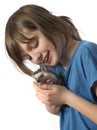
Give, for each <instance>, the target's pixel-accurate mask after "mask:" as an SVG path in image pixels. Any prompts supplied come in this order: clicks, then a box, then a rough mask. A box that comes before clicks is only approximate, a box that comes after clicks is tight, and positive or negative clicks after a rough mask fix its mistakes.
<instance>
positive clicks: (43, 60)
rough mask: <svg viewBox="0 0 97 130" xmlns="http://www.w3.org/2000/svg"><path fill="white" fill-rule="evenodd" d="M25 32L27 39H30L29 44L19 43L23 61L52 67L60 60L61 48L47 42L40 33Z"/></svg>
mask: <svg viewBox="0 0 97 130" xmlns="http://www.w3.org/2000/svg"><path fill="white" fill-rule="evenodd" d="M24 31H25V36H26V37H27V38H32V39H31V40H30V42H29V43H27V44H25V43H19V46H20V48H21V49H22V51H23V55H24V59H29V60H30V61H31V62H32V63H34V64H38V65H40V64H42V65H50V66H54V65H56V64H57V63H58V62H60V60H61V56H62V47H61V46H60V45H58V46H57V47H55V46H54V44H53V43H52V42H51V41H50V40H48V39H47V38H46V37H45V36H44V35H43V34H42V33H41V32H40V31H34V32H29V31H27V30H24Z"/></svg>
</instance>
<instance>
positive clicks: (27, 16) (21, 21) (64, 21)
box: [5, 4, 81, 76]
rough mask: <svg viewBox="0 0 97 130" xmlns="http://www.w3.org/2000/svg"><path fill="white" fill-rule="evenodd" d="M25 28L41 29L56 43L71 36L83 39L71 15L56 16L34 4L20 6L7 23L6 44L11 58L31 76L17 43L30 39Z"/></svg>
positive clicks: (31, 72)
mask: <svg viewBox="0 0 97 130" xmlns="http://www.w3.org/2000/svg"><path fill="white" fill-rule="evenodd" d="M23 29H27V30H30V31H35V30H40V31H41V32H42V33H43V34H44V35H45V36H46V37H47V38H48V39H49V40H51V41H52V42H53V43H54V44H55V45H56V43H57V42H56V41H57V39H59V40H60V41H61V43H63V44H64V42H65V43H68V38H70V37H71V38H73V39H75V40H81V37H80V35H79V33H78V30H77V29H76V27H75V25H74V24H73V23H72V21H71V19H70V18H69V17H67V16H55V15H53V14H52V13H51V12H49V11H48V10H46V9H45V8H43V7H40V6H38V5H33V4H31V5H25V6H22V7H21V8H19V9H18V10H17V11H16V12H15V13H14V14H12V16H10V18H9V19H8V22H7V24H6V29H5V45H6V49H7V52H8V55H9V56H10V58H11V59H12V60H13V61H14V62H15V63H16V64H17V66H18V67H19V68H20V69H21V70H22V71H23V72H24V73H26V74H28V75H30V76H31V75H32V74H33V71H32V70H30V69H29V68H28V67H27V66H26V65H25V63H24V60H23V56H22V52H21V50H20V48H19V46H18V43H17V41H20V42H22V41H23V42H25V41H27V40H30V39H28V38H27V37H25V35H24V33H23Z"/></svg>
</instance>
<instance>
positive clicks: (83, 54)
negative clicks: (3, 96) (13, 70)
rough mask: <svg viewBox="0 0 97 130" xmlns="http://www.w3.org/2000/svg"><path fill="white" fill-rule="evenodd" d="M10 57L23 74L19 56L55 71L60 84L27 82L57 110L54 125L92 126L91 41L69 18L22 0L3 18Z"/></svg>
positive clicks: (95, 106)
mask: <svg viewBox="0 0 97 130" xmlns="http://www.w3.org/2000/svg"><path fill="white" fill-rule="evenodd" d="M5 44H6V49H7V52H8V54H9V56H10V58H11V59H12V60H13V61H14V62H15V64H16V65H17V66H18V67H19V68H20V70H22V71H23V72H24V73H26V74H28V75H30V76H31V75H32V74H33V71H31V70H30V69H29V68H28V67H27V66H26V65H25V60H27V59H28V60H30V61H31V62H32V63H34V64H38V65H40V66H41V67H44V66H45V67H47V68H49V69H50V70H52V71H53V72H55V73H57V74H59V75H61V76H62V77H63V79H64V82H65V84H64V86H62V85H56V84H51V83H48V84H38V83H36V82H34V83H33V86H34V88H35V91H36V96H37V98H38V99H39V100H40V101H41V102H42V103H44V104H45V106H46V108H47V110H48V111H49V112H51V113H53V114H57V115H59V116H60V130H96V129H97V45H96V44H95V43H92V42H89V41H84V40H82V39H81V37H80V35H79V33H78V30H77V29H76V27H75V25H74V24H73V23H72V21H71V19H70V18H69V17H66V16H55V15H53V14H52V13H50V12H49V11H48V10H46V9H45V8H43V7H40V6H37V5H25V6H23V7H21V8H19V9H18V10H17V11H16V12H15V13H14V14H13V15H12V16H11V17H10V18H9V20H8V22H7V25H6V31H5Z"/></svg>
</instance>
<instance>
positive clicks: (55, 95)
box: [34, 83, 97, 124]
mask: <svg viewBox="0 0 97 130" xmlns="http://www.w3.org/2000/svg"><path fill="white" fill-rule="evenodd" d="M34 87H35V89H36V93H37V97H38V99H39V100H40V101H41V102H42V103H44V104H49V105H62V104H67V105H68V106H70V107H72V108H74V109H76V110H77V111H79V112H80V113H82V114H83V115H85V116H86V117H87V118H89V119H90V120H92V121H93V122H95V123H96V124H97V104H94V103H92V102H89V101H88V100H86V99H84V98H82V97H79V96H77V95H75V94H74V93H73V92H71V91H70V90H68V89H67V88H66V87H62V86H59V85H54V84H52V85H49V84H47V85H46V84H45V85H39V86H38V87H37V85H36V84H35V83H34ZM94 88H95V89H94V90H95V94H97V93H96V92H97V84H96V85H95V87H94ZM96 96H97V95H96Z"/></svg>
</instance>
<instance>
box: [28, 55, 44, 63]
mask: <svg viewBox="0 0 97 130" xmlns="http://www.w3.org/2000/svg"><path fill="white" fill-rule="evenodd" d="M30 56H31V62H32V63H34V64H41V63H43V60H42V54H40V53H37V54H34V55H33V56H32V55H30Z"/></svg>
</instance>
